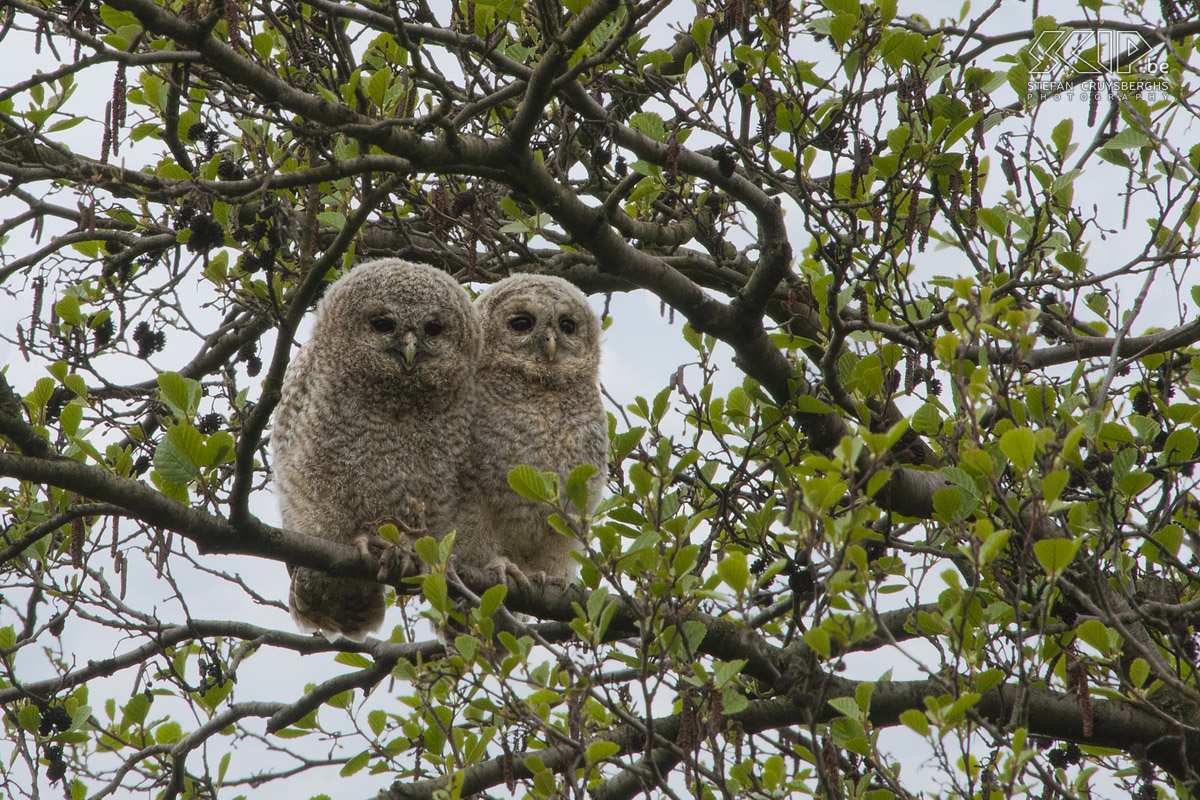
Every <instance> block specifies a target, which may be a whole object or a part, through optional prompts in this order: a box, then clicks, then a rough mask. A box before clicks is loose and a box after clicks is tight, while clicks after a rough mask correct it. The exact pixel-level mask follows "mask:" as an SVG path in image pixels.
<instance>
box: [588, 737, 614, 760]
mask: <svg viewBox="0 0 1200 800" xmlns="http://www.w3.org/2000/svg"><path fill="white" fill-rule="evenodd" d="M619 752H621V746H620V745H619V744H617V743H616V742H606V741H599V742H592V743H591V744H590V745H588V749H587V754H586V758H587V762H588V763H589V764H597V763H599V762H601V761H603V760H604V759H606V758H612V757H613V756H615V755H616V754H617V753H619Z"/></svg>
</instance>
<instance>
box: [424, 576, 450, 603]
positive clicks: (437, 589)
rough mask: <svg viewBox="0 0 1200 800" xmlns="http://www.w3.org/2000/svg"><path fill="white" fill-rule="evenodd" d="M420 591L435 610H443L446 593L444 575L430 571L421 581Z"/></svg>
mask: <svg viewBox="0 0 1200 800" xmlns="http://www.w3.org/2000/svg"><path fill="white" fill-rule="evenodd" d="M421 593H422V594H423V595H425V599H426V600H428V601H429V604H430V605H431V606H433V608H434V610H436V611H445V610H446V608H447V606H446V600H447V597H448V595H447V593H446V577H445V576H444V575H442V574H440V573H437V572H431V573H429V574H428V575H426V576H425V578H424V580H422V582H421Z"/></svg>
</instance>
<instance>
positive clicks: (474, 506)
mask: <svg viewBox="0 0 1200 800" xmlns="http://www.w3.org/2000/svg"><path fill="white" fill-rule="evenodd" d="M475 305H476V307H477V308H478V309H479V315H480V317H482V320H483V339H484V345H483V356H482V358H481V359H480V366H479V372H478V374H477V376H476V388H475V411H474V417H473V419H472V423H471V452H470V455H469V457H468V460H467V467H466V469H465V471H464V480H463V498H462V503H461V505H460V509H461V513H460V516H459V533H458V538H457V540H456V542H455V546H454V550H455V553H456V554H457V556H458V558H459V559H460V560H462V561H463V562H465V563H467V564H472V565H474V566H478V567H489V568H493V569H498V570H503V571H506V572H509V573H512V574H514V575H516V576H517V577H521V576H522V575H523V574H525V573H544V575H545V576H546V578H548V579H550V580H553V581H561V582H565V581H567V580H569V579H570V578H571V577H573V576H574V574H575V568H576V566H577V565H576V563H575V561H574V559H572V558H571V551H572V550H574V549H577V547H578V544H577V543H576V542H574V541H573V540H572V539H571V538H569V537H567V536H564V535H562V534H561V533H558V532H557V531H555V530H554V529H553V528H551V527H550V525H549V524H548V523H547V521H546V519H547V517H548V516H549V514H550V513H552V512H551V511H550V510H549V509H548V507H547V506H545V505H541V504H539V503H536V502H533V501H531V500H526V499H525V498H523V497H521V496H520V495H519V494H517V493H516V492H515V491H514V490H513V489H512V487H511V486H509V483H508V473H509V471H510V470H511V469H513V468H514V467H516V466H518V465H520V464H528V465H529V466H531V467H533V468H534V469H537V470H540V471H542V472H556V473H558V475H559V477H560V478H561V479H562V481H563V482H564V485H565V481H566V477H567V476H568V475H569V474H570V473H571V470H573V469H574V468H575V467H577V466H579V465H581V464H592V465H594V466H595V467H596V468H597V472H596V474H595V475H594V476H593V477H592V479H591V481H590V482H589V486H588V488H589V504H590V505H592V506H594V505H595V503H596V501H597V500H599V497H600V491H601V488H602V487H603V485H604V473H605V465H606V462H607V454H608V419H607V416H606V415H605V413H604V409H603V406H602V405H601V401H600V390H599V386H598V384H597V381H598V378H599V366H600V321H599V320H598V319H597V318H596V314H595V312H593V311H592V309H591V308H590V307H589V306H588V304H587V299H586V298H585V297H584V295H583V293H582V292H580V291H579V290H578V289H576V288H575V287H574V286H572V285H571V284H570V283H568V282H567V281H565V280H562V279H561V278H554V277H549V276H543V275H515V276H513V277H510V278H505V279H504V280H502V281H499V282H497V283H496V284H495V285H494V286H493V287H491V288H490V289H489V290H488V291H486V292H485V293H484V294H483V295H481V296H480V297H479V299H478V300H477V301H476V303H475ZM588 510H590V509H588Z"/></svg>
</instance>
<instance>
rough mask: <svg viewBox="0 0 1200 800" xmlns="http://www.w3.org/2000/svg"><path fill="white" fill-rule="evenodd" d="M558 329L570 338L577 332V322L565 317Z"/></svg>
mask: <svg viewBox="0 0 1200 800" xmlns="http://www.w3.org/2000/svg"><path fill="white" fill-rule="evenodd" d="M558 329H559V330H560V331H562V332H563V333H565V334H567V335H568V336H570V335H571V334H572V333H574V332H575V320H573V319H571V318H570V317H563V318H562V319H560V320H559V321H558Z"/></svg>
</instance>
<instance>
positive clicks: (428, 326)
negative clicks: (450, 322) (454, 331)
mask: <svg viewBox="0 0 1200 800" xmlns="http://www.w3.org/2000/svg"><path fill="white" fill-rule="evenodd" d="M445 329H446V328H445V326H444V325H442V323H440V322H426V323H425V335H426V336H439V335H441V333H442V331H444V330H445Z"/></svg>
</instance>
